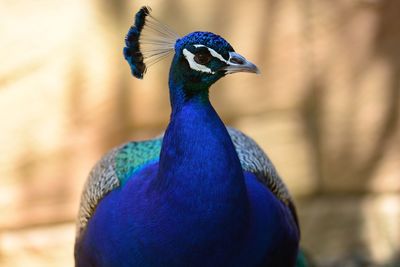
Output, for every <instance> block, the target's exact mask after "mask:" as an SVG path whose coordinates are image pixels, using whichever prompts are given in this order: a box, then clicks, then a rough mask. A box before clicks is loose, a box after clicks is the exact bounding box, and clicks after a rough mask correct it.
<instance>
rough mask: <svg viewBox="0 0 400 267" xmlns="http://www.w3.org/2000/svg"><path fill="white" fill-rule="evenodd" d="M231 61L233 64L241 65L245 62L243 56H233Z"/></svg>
mask: <svg viewBox="0 0 400 267" xmlns="http://www.w3.org/2000/svg"><path fill="white" fill-rule="evenodd" d="M229 61H230V62H231V63H233V64H239V65H242V64H244V60H243V59H241V58H237V57H236V58H235V57H234V58H231V59H230V60H229Z"/></svg>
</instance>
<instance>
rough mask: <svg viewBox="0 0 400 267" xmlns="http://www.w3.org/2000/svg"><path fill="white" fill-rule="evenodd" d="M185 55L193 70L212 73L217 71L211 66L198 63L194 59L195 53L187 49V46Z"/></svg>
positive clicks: (184, 51)
mask: <svg viewBox="0 0 400 267" xmlns="http://www.w3.org/2000/svg"><path fill="white" fill-rule="evenodd" d="M183 55H184V56H185V58H186V60H187V61H188V62H189V66H190V68H191V69H192V70H197V71H201V72H206V73H211V74H214V73H215V72H213V71H211V69H210V68H207V67H206V66H204V65H201V64H198V63H197V62H196V61H194V54H192V53H191V52H189V50H187V49H186V48H185V49H183Z"/></svg>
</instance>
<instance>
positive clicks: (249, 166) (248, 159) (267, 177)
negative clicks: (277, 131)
mask: <svg viewBox="0 0 400 267" xmlns="http://www.w3.org/2000/svg"><path fill="white" fill-rule="evenodd" d="M227 130H228V132H229V135H230V136H231V139H232V142H233V144H234V145H235V149H236V153H237V154H238V156H239V160H240V163H241V165H242V169H243V170H245V171H249V172H252V173H254V174H255V175H256V177H257V178H258V180H259V181H261V182H262V183H263V184H264V185H265V186H266V187H267V188H269V190H271V192H272V193H273V194H274V195H275V196H276V197H277V198H278V199H280V200H281V201H282V202H283V203H285V204H286V205H287V206H288V208H289V209H290V211H291V212H292V215H293V218H294V220H295V221H296V224H297V228H298V229H299V220H298V217H297V212H296V208H295V206H294V204H293V200H292V197H291V196H290V193H289V190H288V189H287V187H286V185H285V183H284V182H283V181H282V179H281V178H280V176H279V174H278V172H277V171H276V169H275V166H274V165H273V164H272V162H271V160H270V159H269V158H268V156H267V155H266V154H265V152H264V151H263V150H262V149H261V148H260V146H259V145H258V144H257V143H256V142H255V141H254V140H253V139H251V138H250V137H248V136H247V135H245V134H244V133H242V132H241V131H238V130H236V129H234V128H231V127H227Z"/></svg>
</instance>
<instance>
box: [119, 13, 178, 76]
mask: <svg viewBox="0 0 400 267" xmlns="http://www.w3.org/2000/svg"><path fill="white" fill-rule="evenodd" d="M150 13H151V9H150V8H149V7H142V8H141V9H140V10H139V12H138V13H137V14H136V17H135V23H134V25H133V26H131V28H130V29H129V31H128V34H127V35H126V38H125V47H124V50H123V52H124V57H125V59H126V60H127V61H128V63H129V65H130V67H131V72H132V75H133V76H135V77H136V78H139V79H142V78H143V76H144V74H145V73H146V71H147V69H148V68H149V67H150V66H151V65H153V64H155V63H157V62H158V61H160V60H162V59H164V58H165V57H167V56H168V55H169V54H171V53H172V52H173V51H174V46H175V42H176V40H177V39H179V35H178V34H177V33H175V32H174V31H173V30H172V29H170V28H169V27H168V26H167V25H165V24H163V23H162V22H160V21H159V20H157V19H156V18H155V17H153V16H152V15H151V14H150Z"/></svg>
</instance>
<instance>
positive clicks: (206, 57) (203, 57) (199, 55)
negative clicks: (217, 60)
mask: <svg viewBox="0 0 400 267" xmlns="http://www.w3.org/2000/svg"><path fill="white" fill-rule="evenodd" d="M211 57H212V56H211V54H210V52H209V51H208V49H207V50H203V51H199V52H196V53H195V54H194V61H196V63H198V64H201V65H204V64H207V63H208V62H210V60H211Z"/></svg>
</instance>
